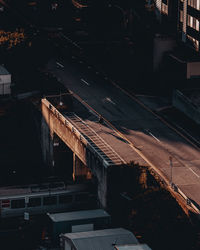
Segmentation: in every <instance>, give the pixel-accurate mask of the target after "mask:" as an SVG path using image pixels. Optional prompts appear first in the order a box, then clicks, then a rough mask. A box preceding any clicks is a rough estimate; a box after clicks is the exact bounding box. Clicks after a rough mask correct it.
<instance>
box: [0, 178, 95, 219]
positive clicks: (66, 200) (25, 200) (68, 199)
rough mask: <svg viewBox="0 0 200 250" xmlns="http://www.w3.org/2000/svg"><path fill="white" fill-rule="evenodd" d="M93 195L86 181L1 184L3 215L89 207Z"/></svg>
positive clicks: (0, 207) (1, 209) (0, 214)
mask: <svg viewBox="0 0 200 250" xmlns="http://www.w3.org/2000/svg"><path fill="white" fill-rule="evenodd" d="M93 198H94V196H93V195H91V194H90V192H89V190H88V188H87V185H84V184H76V185H71V186H70V185H69V186H67V187H66V186H65V184H64V183H53V184H52V183H44V184H42V185H30V186H17V187H3V188H0V218H6V217H16V216H23V215H24V214H25V213H26V214H28V215H36V214H45V213H47V212H62V211H71V210H73V209H80V208H87V207H88V203H90V202H91V200H92V199H93Z"/></svg>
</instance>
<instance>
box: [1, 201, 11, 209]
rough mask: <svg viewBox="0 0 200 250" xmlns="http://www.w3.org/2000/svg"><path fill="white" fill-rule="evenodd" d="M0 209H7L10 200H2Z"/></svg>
mask: <svg viewBox="0 0 200 250" xmlns="http://www.w3.org/2000/svg"><path fill="white" fill-rule="evenodd" d="M1 207H2V208H9V207H10V200H2V201H1Z"/></svg>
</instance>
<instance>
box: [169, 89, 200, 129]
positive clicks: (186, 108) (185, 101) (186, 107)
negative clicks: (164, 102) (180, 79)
mask: <svg viewBox="0 0 200 250" xmlns="http://www.w3.org/2000/svg"><path fill="white" fill-rule="evenodd" d="M172 103H173V106H174V107H176V108H177V109H179V110H180V111H181V112H183V113H184V114H185V115H187V116H188V117H190V118H191V119H192V120H194V121H195V122H196V123H198V124H200V110H199V109H198V107H196V106H195V105H194V104H193V103H192V102H191V100H190V99H189V98H187V97H186V96H184V95H183V93H181V92H180V91H179V90H175V91H174V93H173V101H172Z"/></svg>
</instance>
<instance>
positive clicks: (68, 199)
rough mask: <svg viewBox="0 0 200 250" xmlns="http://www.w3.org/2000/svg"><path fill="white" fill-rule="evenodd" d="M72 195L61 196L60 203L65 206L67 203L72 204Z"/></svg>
mask: <svg viewBox="0 0 200 250" xmlns="http://www.w3.org/2000/svg"><path fill="white" fill-rule="evenodd" d="M72 199H73V197H72V195H61V196H59V203H60V204H65V203H70V202H72Z"/></svg>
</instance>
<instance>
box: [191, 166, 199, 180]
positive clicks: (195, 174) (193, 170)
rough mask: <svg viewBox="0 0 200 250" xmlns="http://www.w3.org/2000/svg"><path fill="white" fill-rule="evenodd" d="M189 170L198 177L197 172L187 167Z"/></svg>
mask: <svg viewBox="0 0 200 250" xmlns="http://www.w3.org/2000/svg"><path fill="white" fill-rule="evenodd" d="M189 169H190V170H191V171H192V173H193V174H194V175H196V176H197V177H198V178H199V177H200V176H199V175H198V174H197V173H195V172H194V170H193V169H191V168H189Z"/></svg>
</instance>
